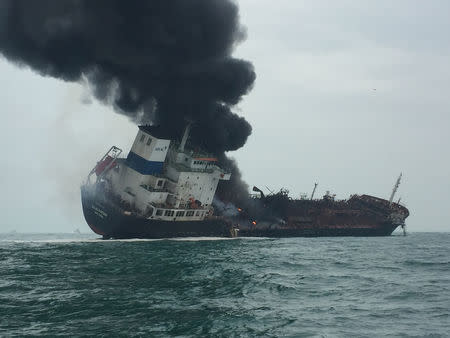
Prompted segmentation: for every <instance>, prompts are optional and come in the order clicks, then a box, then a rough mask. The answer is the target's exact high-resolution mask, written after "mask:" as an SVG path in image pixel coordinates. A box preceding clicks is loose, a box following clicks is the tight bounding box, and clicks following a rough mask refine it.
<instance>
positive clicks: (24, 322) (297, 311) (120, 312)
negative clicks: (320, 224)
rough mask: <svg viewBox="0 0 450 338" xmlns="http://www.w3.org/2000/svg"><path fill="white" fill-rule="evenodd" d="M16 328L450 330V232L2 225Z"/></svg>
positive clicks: (0, 283) (3, 286)
mask: <svg viewBox="0 0 450 338" xmlns="http://www.w3.org/2000/svg"><path fill="white" fill-rule="evenodd" d="M85 237H86V236H85ZM15 335H16V336H24V335H45V336H54V335H67V336H82V335H86V336H145V337H153V336H180V337H199V336H213V337H216V336H226V337H227V336H292V337H302V336H305V337H306V336H330V337H334V336H341V337H348V336H371V337H373V336H405V337H409V336H418V337H421V336H427V335H429V336H432V337H441V336H442V337H444V336H449V335H450V234H449V233H440V234H439V233H434V234H433V233H428V234H427V233H412V234H410V235H409V236H406V237H402V236H391V237H384V238H315V239H314V238H313V239H311V238H295V239H236V240H205V241H198V240H196V241H192V240H191V241H189V240H184V241H178V240H161V241H106V242H105V241H95V240H90V239H83V236H75V235H18V234H16V235H0V336H15Z"/></svg>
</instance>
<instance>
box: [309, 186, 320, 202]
mask: <svg viewBox="0 0 450 338" xmlns="http://www.w3.org/2000/svg"><path fill="white" fill-rule="evenodd" d="M318 185H319V183H314V189H313V191H312V194H311V200H312V199H313V198H314V194H315V193H316V189H317V186H318Z"/></svg>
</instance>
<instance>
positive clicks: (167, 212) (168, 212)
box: [164, 210, 173, 217]
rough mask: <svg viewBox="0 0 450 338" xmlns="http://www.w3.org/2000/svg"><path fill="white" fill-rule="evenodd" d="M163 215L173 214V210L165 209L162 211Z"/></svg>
mask: <svg viewBox="0 0 450 338" xmlns="http://www.w3.org/2000/svg"><path fill="white" fill-rule="evenodd" d="M164 216H169V217H171V216H173V210H166V212H165V213H164Z"/></svg>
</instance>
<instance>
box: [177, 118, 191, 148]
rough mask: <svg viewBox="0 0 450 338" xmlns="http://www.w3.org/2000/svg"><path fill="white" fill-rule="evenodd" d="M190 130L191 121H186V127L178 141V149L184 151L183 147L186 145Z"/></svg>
mask: <svg viewBox="0 0 450 338" xmlns="http://www.w3.org/2000/svg"><path fill="white" fill-rule="evenodd" d="M190 131H191V123H188V124H187V126H186V129H185V130H184V134H183V138H182V139H181V143H180V148H179V150H180V151H184V147H185V146H186V142H187V139H188V137H189V132H190Z"/></svg>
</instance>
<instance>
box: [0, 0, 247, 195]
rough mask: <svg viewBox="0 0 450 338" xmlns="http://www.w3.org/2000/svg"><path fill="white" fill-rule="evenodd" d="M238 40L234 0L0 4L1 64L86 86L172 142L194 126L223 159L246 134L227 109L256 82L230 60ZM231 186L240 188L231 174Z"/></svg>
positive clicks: (197, 138) (1, 0) (194, 136)
mask: <svg viewBox="0 0 450 338" xmlns="http://www.w3.org/2000/svg"><path fill="white" fill-rule="evenodd" d="M244 38H245V30H244V28H243V27H242V26H241V25H240V23H239V11H238V7H237V5H236V4H235V3H234V2H233V1H232V0H146V1H144V0H126V1H125V0H39V1H29V0H0V53H2V54H3V55H4V56H5V57H6V58H7V59H8V60H10V61H11V62H14V63H16V64H18V65H20V66H28V67H31V68H32V69H33V70H35V71H36V72H38V73H39V74H41V75H44V76H52V77H55V78H59V79H62V80H65V81H75V82H76V81H86V80H87V81H88V83H89V86H90V88H91V89H92V91H93V94H94V96H95V97H96V98H97V99H99V100H100V101H102V102H104V103H106V104H111V105H112V106H113V107H114V109H115V110H116V111H117V112H119V113H121V114H125V115H127V116H129V117H130V118H131V119H132V120H134V121H135V122H136V123H150V124H155V125H160V126H161V127H163V128H164V129H165V130H166V131H167V133H168V135H169V136H170V137H172V138H178V137H179V136H180V135H181V134H182V131H183V128H184V126H185V125H186V121H187V120H188V121H192V122H194V124H193V129H192V133H191V143H193V144H194V145H198V146H201V147H202V148H203V149H205V150H207V151H210V152H213V153H216V154H218V155H219V156H220V155H222V156H221V157H222V159H223V161H225V162H228V160H227V159H226V157H224V156H223V154H224V152H225V151H228V150H236V149H238V148H240V147H242V146H243V145H244V143H245V142H246V140H247V138H248V136H249V135H250V133H251V126H250V124H249V123H248V122H247V121H246V120H245V119H244V118H242V117H239V116H238V115H236V114H235V113H233V112H232V108H233V106H234V105H236V104H237V103H239V101H240V100H241V98H242V96H243V95H245V94H247V93H248V92H249V91H250V89H251V88H252V86H253V83H254V80H255V77H256V76H255V72H254V69H253V66H252V64H251V63H249V62H247V61H245V60H240V59H236V58H233V57H232V52H233V49H234V47H235V46H236V44H237V43H239V42H241V41H242V40H243V39H244ZM228 164H230V163H228ZM232 167H233V171H234V172H235V173H236V174H238V170H237V167H236V166H232ZM233 184H235V185H236V187H237V186H239V185H240V186H241V188H242V187H245V186H243V185H242V184H243V182H241V180H240V178H239V176H238V177H236V178H235V179H234V180H233Z"/></svg>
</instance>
